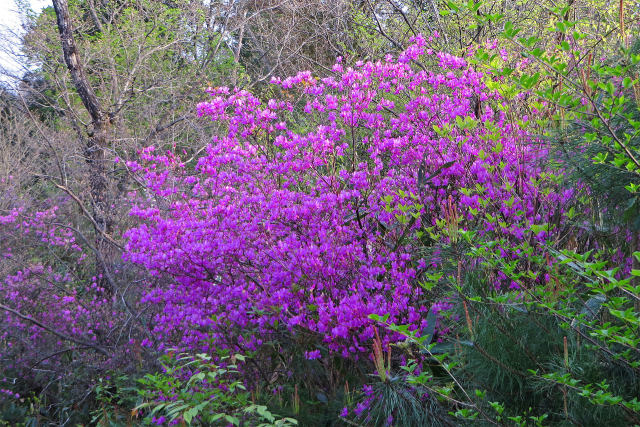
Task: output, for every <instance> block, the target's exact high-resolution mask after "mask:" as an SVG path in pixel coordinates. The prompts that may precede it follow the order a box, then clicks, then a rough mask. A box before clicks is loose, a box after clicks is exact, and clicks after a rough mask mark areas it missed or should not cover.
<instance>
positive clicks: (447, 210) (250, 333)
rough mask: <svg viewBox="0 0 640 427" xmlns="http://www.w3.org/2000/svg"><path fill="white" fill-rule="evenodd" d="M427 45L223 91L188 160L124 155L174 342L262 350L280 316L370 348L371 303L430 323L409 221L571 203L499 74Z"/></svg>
mask: <svg viewBox="0 0 640 427" xmlns="http://www.w3.org/2000/svg"><path fill="white" fill-rule="evenodd" d="M425 44H426V40H425V39H423V38H422V37H417V38H416V39H415V40H414V44H413V45H412V46H411V47H409V48H408V49H407V51H406V52H404V53H403V54H402V55H400V56H399V57H398V58H392V57H387V58H386V59H385V60H384V61H379V62H375V63H373V62H368V63H358V64H357V65H356V67H355V68H344V67H343V66H342V65H341V64H340V62H338V63H337V64H336V65H335V66H334V75H333V76H330V77H327V78H323V79H320V78H316V77H314V76H312V75H311V74H310V73H307V72H303V73H299V74H298V75H297V76H295V77H291V78H288V79H283V80H281V79H274V80H273V83H274V84H275V85H276V86H277V87H278V88H279V90H280V94H281V95H280V97H279V98H278V99H271V100H269V101H268V102H266V103H262V102H261V101H260V100H259V99H258V98H256V97H255V96H253V95H252V94H251V93H249V92H247V91H244V90H230V89H227V88H224V87H222V88H212V89H210V91H209V92H210V94H211V100H209V101H207V102H203V103H201V104H200V105H199V106H198V110H199V112H200V114H201V115H203V116H207V117H209V118H210V119H211V120H214V121H220V122H222V123H224V124H225V126H226V128H227V129H228V130H227V133H226V135H221V136H215V137H214V138H213V142H212V143H211V144H210V145H209V146H208V147H207V150H206V151H207V152H206V154H205V155H203V156H202V157H200V158H199V159H197V161H196V162H195V164H191V163H183V161H182V160H181V159H180V158H179V157H178V156H177V155H176V154H174V153H155V151H154V150H153V147H150V148H148V149H146V150H145V151H144V153H143V154H142V158H143V162H140V163H130V164H129V167H130V168H131V169H132V170H135V171H138V172H139V173H140V174H141V175H142V176H143V177H144V179H145V180H146V182H147V185H148V188H149V191H150V193H151V194H150V196H151V197H149V202H148V203H141V204H139V205H137V206H136V207H135V208H134V209H133V211H132V214H133V215H136V216H138V217H139V218H140V219H141V222H142V223H141V225H140V226H138V227H135V228H133V229H131V230H130V231H128V232H127V233H126V237H127V251H126V254H125V258H126V259H127V260H130V261H132V262H134V263H137V264H141V265H143V266H144V267H146V268H147V270H148V271H149V272H150V273H151V274H152V275H154V276H157V277H163V278H166V279H168V284H167V285H163V286H157V287H154V288H152V289H150V290H149V292H148V294H147V296H146V297H145V299H146V301H149V302H153V303H155V304H158V305H161V306H162V307H164V310H163V311H162V313H161V314H159V315H158V316H157V317H156V319H155V326H154V333H155V334H156V335H157V336H158V337H161V338H162V340H163V342H174V343H176V344H177V345H181V346H183V347H184V348H194V349H206V348H207V347H208V342H211V341H215V342H216V343H222V345H225V346H227V347H228V348H233V349H239V350H255V349H257V348H259V347H260V345H261V344H262V343H263V342H264V341H265V340H267V339H269V337H273V336H274V334H276V333H278V332H279V330H280V329H282V328H285V329H286V330H287V331H289V332H290V333H292V334H294V335H296V334H299V335H301V336H302V335H303V334H309V333H311V334H314V335H315V336H317V337H318V340H317V341H315V342H311V343H310V344H309V348H308V357H310V358H313V357H319V356H320V354H321V353H322V352H323V351H329V352H337V353H339V354H341V355H342V356H344V357H346V356H358V355H362V354H363V353H365V352H367V351H368V348H367V347H368V346H367V341H369V340H370V339H371V338H372V337H373V335H374V328H373V326H372V323H371V321H370V320H369V318H368V316H369V315H370V314H379V315H384V314H389V315H390V319H391V321H394V322H399V323H409V324H411V325H412V327H413V328H414V329H423V328H425V327H427V326H428V325H427V321H426V317H427V313H428V311H429V305H428V304H425V303H424V297H425V294H424V292H423V289H422V287H421V286H419V285H418V282H419V280H420V278H421V277H422V276H423V275H424V274H425V273H426V272H428V271H431V269H433V268H434V267H435V266H437V265H438V261H437V257H436V258H433V257H426V256H423V254H420V253H419V252H418V253H417V252H416V251H415V248H416V245H415V239H414V237H415V235H416V232H419V231H420V230H422V229H425V228H429V227H434V226H436V225H437V224H439V222H440V221H445V222H447V223H448V224H449V225H450V226H451V227H456V228H459V229H462V230H465V229H470V228H473V229H479V230H482V232H483V233H501V234H503V235H505V236H507V237H510V238H513V239H522V238H525V233H529V230H528V229H526V228H523V227H522V224H524V223H526V222H527V221H534V222H545V220H546V219H548V218H550V217H551V216H552V215H554V214H555V213H556V211H557V210H558V209H560V208H561V207H560V205H561V204H562V203H563V201H564V200H566V198H567V197H568V195H569V193H566V194H565V193H553V192H550V191H548V190H545V189H544V188H543V189H541V188H540V186H539V185H535V183H536V181H537V180H539V179H542V178H543V176H544V173H545V166H544V154H545V150H544V148H541V147H540V146H539V145H538V144H536V141H535V139H534V138H533V137H531V136H530V135H529V134H528V133H527V131H526V129H524V128H523V127H522V126H520V125H518V124H517V123H515V122H512V121H510V120H509V119H508V117H507V116H506V115H505V114H504V112H503V111H502V107H503V104H502V99H501V97H500V95H499V94H498V93H497V92H496V91H494V90H489V89H488V88H487V84H486V80H487V79H489V80H490V79H491V77H490V76H487V75H484V74H482V73H479V72H476V71H474V69H473V68H472V67H470V66H469V64H468V63H467V61H465V60H464V59H463V58H459V57H454V56H451V55H447V54H436V53H434V52H432V51H430V50H429V49H427V48H426V47H425ZM423 57H424V60H430V61H432V62H434V63H435V64H437V67H438V69H439V71H436V72H431V71H425V70H424V69H421V68H420V67H419V66H417V65H416V61H419V60H422V58H423ZM495 217H499V218H500V221H490V220H488V219H487V218H495ZM549 233H553V230H552V229H545V230H538V231H537V232H536V233H535V235H533V236H532V238H535V239H540V240H544V239H546V238H548V237H549ZM526 237H527V238H529V234H527V236H526ZM447 238H452V237H447ZM421 239H422V240H423V241H425V242H428V241H429V239H431V237H430V236H429V235H428V234H423V235H422V236H421ZM432 240H433V239H432ZM433 243H434V244H435V243H436V242H435V241H434V242H433ZM505 250H507V249H506V248H505ZM505 256H513V257H518V256H520V255H519V254H516V253H513V254H511V253H510V254H508V255H505ZM502 285H503V284H502V283H498V282H496V283H495V284H493V286H502ZM508 285H509V284H508V283H506V286H508ZM443 304H444V303H443ZM444 305H446V304H444ZM389 340H394V338H393V335H391V336H388V337H385V342H388V341H389ZM325 348H326V350H323V349H325Z"/></svg>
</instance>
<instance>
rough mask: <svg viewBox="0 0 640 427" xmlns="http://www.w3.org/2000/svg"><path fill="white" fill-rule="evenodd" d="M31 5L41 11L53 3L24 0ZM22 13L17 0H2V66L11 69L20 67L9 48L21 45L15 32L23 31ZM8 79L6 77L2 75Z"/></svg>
mask: <svg viewBox="0 0 640 427" xmlns="http://www.w3.org/2000/svg"><path fill="white" fill-rule="evenodd" d="M24 1H25V2H26V3H28V4H30V5H31V9H33V10H34V11H40V10H41V9H42V8H43V7H46V6H49V5H51V4H52V3H51V0H24ZM21 22H22V20H21V15H20V13H19V9H18V6H17V5H16V3H15V0H0V43H1V44H3V46H0V47H1V48H0V66H1V67H3V68H6V69H9V70H10V71H15V70H17V69H18V68H19V67H18V66H17V65H16V64H15V62H14V61H13V60H12V58H11V55H10V54H9V53H8V52H7V51H6V50H7V49H15V48H16V47H18V45H19V39H18V38H17V37H16V35H15V34H14V33H20V31H21ZM0 79H1V80H4V81H6V79H5V78H2V77H0Z"/></svg>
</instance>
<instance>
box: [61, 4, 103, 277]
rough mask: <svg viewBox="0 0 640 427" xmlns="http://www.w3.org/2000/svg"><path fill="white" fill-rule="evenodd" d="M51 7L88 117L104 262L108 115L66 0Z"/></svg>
mask: <svg viewBox="0 0 640 427" xmlns="http://www.w3.org/2000/svg"><path fill="white" fill-rule="evenodd" d="M53 7H54V10H55V13H56V19H57V24H58V30H59V32H60V42H61V44H62V52H63V55H64V61H65V63H66V64H67V68H68V69H69V72H70V74H71V79H72V81H73V85H74V86H75V88H76V91H77V92H78V95H79V96H80V99H81V100H82V104H83V105H84V107H85V108H86V110H87V112H88V113H89V117H90V118H91V129H89V130H88V131H87V140H86V141H87V142H86V147H85V156H86V161H87V163H88V165H89V190H90V194H91V207H92V209H91V213H92V215H93V219H94V221H93V223H94V228H96V230H95V233H96V242H95V244H96V249H97V250H98V251H100V252H101V253H102V254H103V259H108V258H109V257H107V256H106V255H107V254H108V252H109V247H108V246H109V243H108V242H107V240H106V239H105V238H104V235H105V234H110V232H111V228H112V221H110V219H109V204H108V198H107V194H108V188H107V174H106V169H105V148H106V146H107V130H108V126H109V115H108V114H106V113H105V112H104V111H103V110H102V109H101V107H100V102H99V101H98V98H97V97H96V95H95V93H94V91H93V89H92V88H91V86H90V85H89V81H88V80H87V76H86V74H85V72H84V69H83V67H82V62H81V61H80V57H79V55H78V49H77V46H76V43H75V40H74V38H73V27H72V25H71V18H70V16H69V7H68V4H67V0H53ZM104 268H106V266H103V265H101V264H100V263H97V269H98V274H100V273H101V272H103V269H104Z"/></svg>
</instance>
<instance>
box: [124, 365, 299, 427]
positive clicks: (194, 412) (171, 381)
mask: <svg viewBox="0 0 640 427" xmlns="http://www.w3.org/2000/svg"><path fill="white" fill-rule="evenodd" d="M244 361H245V357H244V356H243V355H240V354H235V355H233V356H227V355H222V356H219V357H218V358H217V359H216V361H214V359H213V358H212V357H211V356H209V355H207V354H196V355H190V354H186V353H179V354H174V353H173V352H169V353H168V354H166V355H165V356H163V357H162V359H161V363H162V367H163V370H162V372H158V373H155V374H147V375H146V376H145V377H144V378H142V379H140V380H139V383H140V388H139V390H138V392H139V394H140V396H141V397H142V399H143V403H141V404H139V405H138V406H136V407H135V409H134V411H135V412H140V413H144V414H145V419H146V420H149V419H158V418H160V417H166V420H167V421H169V422H171V421H174V420H179V421H181V422H183V423H185V424H186V425H229V424H230V425H241V423H246V422H250V423H251V424H252V425H256V426H291V425H297V421H296V420H294V419H292V418H277V416H276V415H274V414H272V413H271V412H270V411H269V410H268V409H267V407H266V406H264V405H259V404H255V403H253V402H251V400H250V394H249V393H248V392H247V391H246V388H245V386H244V385H243V383H242V381H241V380H240V378H239V376H238V374H239V372H238V370H237V369H238V366H237V365H236V363H237V362H244ZM163 419H164V418H163Z"/></svg>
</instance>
